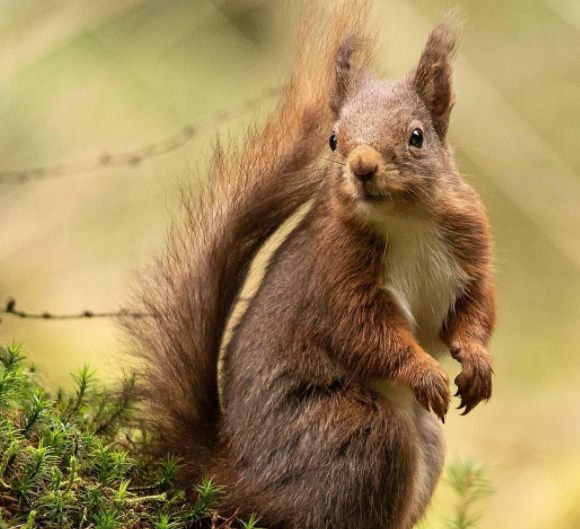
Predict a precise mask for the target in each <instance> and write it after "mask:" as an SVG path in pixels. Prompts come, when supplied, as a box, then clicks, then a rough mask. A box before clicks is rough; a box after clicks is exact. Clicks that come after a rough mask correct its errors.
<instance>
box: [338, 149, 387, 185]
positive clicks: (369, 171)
mask: <svg viewBox="0 0 580 529" xmlns="http://www.w3.org/2000/svg"><path fill="white" fill-rule="evenodd" d="M381 159H382V156H381V154H380V153H379V152H378V151H376V150H375V149H373V148H372V147H368V146H366V145H364V146H362V147H356V148H355V149H354V150H353V151H352V152H351V153H350V155H349V157H348V159H347V161H346V164H347V166H348V168H349V169H350V170H351V172H352V174H353V175H354V176H355V177H356V178H357V179H358V180H360V181H361V182H367V181H369V180H372V179H373V177H374V176H375V174H376V172H377V171H378V169H379V164H380V162H381Z"/></svg>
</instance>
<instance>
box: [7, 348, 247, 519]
mask: <svg viewBox="0 0 580 529" xmlns="http://www.w3.org/2000/svg"><path fill="white" fill-rule="evenodd" d="M25 360H26V358H25V357H24V355H23V354H22V351H21V348H20V347H19V346H17V345H11V346H7V347H4V348H0V529H4V528H9V527H25V528H40V527H42V528H57V527H58V528H69V527H70V528H72V527H76V528H87V529H88V528H89V527H93V528H95V529H114V528H121V527H122V528H156V529H181V528H198V527H199V528H201V527H210V526H211V525H212V523H213V524H214V525H215V523H216V522H219V523H218V526H220V525H223V527H224V528H230V527H234V524H233V522H231V521H228V522H227V523H224V522H226V520H225V519H224V518H222V517H221V516H220V515H219V512H218V508H219V504H220V499H221V498H222V497H223V490H222V488H221V487H219V486H217V485H215V484H214V483H212V481H211V479H205V480H204V481H203V482H202V483H201V484H200V485H199V486H198V487H197V488H196V489H195V492H196V494H195V496H194V497H193V498H192V499H191V501H186V497H185V492H184V491H182V490H180V489H179V488H177V487H176V486H175V484H174V483H175V480H176V478H177V476H178V474H179V469H180V464H179V461H177V460H176V459H175V458H173V457H167V458H165V459H161V460H155V459H152V458H151V457H149V456H147V455H145V454H146V453H147V452H146V450H143V448H146V446H145V439H146V438H147V436H146V435H144V434H145V432H144V431H143V429H142V428H141V427H140V426H139V425H138V423H137V421H136V419H137V414H136V413H135V412H136V392H135V378H134V377H132V376H131V377H127V378H126V379H125V380H124V381H123V382H122V383H121V384H120V385H119V386H118V387H113V388H111V387H106V386H104V385H102V384H100V383H99V382H98V380H97V379H96V377H95V374H94V373H93V372H92V371H90V370H89V368H88V366H85V367H83V368H82V369H81V370H80V371H79V372H78V373H77V374H75V375H73V379H74V386H73V389H72V390H71V391H65V390H63V389H61V390H59V391H58V392H56V394H54V395H52V394H50V393H48V392H47V391H45V390H44V389H43V388H42V387H41V386H40V385H38V384H37V383H36V382H35V377H34V371H35V369H34V367H33V366H31V365H30V364H28V363H27V362H26V361H25ZM248 523H249V524H250V525H248V527H252V528H254V529H255V525H252V524H255V519H251V520H250V521H249V522H248ZM238 526H239V527H241V526H243V525H239V524H238Z"/></svg>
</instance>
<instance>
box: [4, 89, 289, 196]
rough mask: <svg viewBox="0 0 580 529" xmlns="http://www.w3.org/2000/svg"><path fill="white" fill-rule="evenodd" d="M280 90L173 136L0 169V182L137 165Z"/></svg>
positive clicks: (20, 182) (244, 111)
mask: <svg viewBox="0 0 580 529" xmlns="http://www.w3.org/2000/svg"><path fill="white" fill-rule="evenodd" d="M279 92H280V88H270V89H268V90H266V91H265V92H263V93H261V94H260V95H259V96H258V97H256V98H254V99H251V100H249V101H247V102H246V103H244V104H243V105H241V106H238V107H235V108H230V109H224V110H220V111H219V112H217V113H215V114H214V115H213V116H212V117H211V118H208V119H205V120H202V121H200V122H199V123H197V124H195V125H192V124H187V125H185V126H184V127H183V128H182V129H181V130H180V131H179V132H177V133H176V134H173V135H172V136H170V137H168V138H165V139H163V140H160V141H158V142H155V143H151V144H148V145H145V146H142V147H138V148H137V149H133V150H130V151H124V152H117V153H110V152H103V153H102V154H101V155H100V156H98V157H96V158H92V159H89V160H84V161H78V162H70V163H62V164H57V165H53V166H45V167H34V168H30V169H22V170H21V169H13V170H10V171H0V185H9V184H12V185H18V184H25V183H27V182H31V181H36V180H44V179H46V178H60V177H64V176H75V175H80V174H88V173H94V172H96V171H99V170H101V169H107V168H111V167H128V168H134V167H137V166H138V165H139V164H140V163H141V162H143V161H145V160H149V159H152V158H156V157H158V156H162V155H164V154H168V153H170V152H173V151H176V150H178V149H180V148H181V147H183V146H184V145H185V144H186V143H189V142H190V141H191V140H192V139H193V138H195V137H196V136H197V135H199V134H200V133H201V132H203V131H204V130H206V129H208V128H209V127H210V126H212V125H215V123H223V122H225V121H228V120H230V119H233V118H235V117H238V116H240V115H242V114H244V113H246V112H248V111H250V110H252V109H254V108H256V107H257V106H258V104H259V103H261V102H262V101H264V100H265V99H268V98H270V97H273V96H274V95H276V94H278V93H279Z"/></svg>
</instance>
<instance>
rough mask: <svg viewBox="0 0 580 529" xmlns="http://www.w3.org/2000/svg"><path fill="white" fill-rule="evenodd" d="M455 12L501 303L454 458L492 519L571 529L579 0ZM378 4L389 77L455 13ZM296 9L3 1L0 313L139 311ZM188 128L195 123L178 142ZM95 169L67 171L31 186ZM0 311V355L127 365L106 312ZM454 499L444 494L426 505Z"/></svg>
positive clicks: (218, 1)
mask: <svg viewBox="0 0 580 529" xmlns="http://www.w3.org/2000/svg"><path fill="white" fill-rule="evenodd" d="M329 1H331V0H329ZM457 3H458V4H460V5H462V7H463V13H464V16H465V19H466V24H465V31H464V36H463V40H462V46H461V52H460V54H459V56H458V60H457V63H456V79H457V90H458V93H459V97H458V103H457V105H456V108H455V110H454V113H453V119H452V126H451V141H452V143H453V145H454V147H455V150H456V154H457V157H458V161H459V165H460V167H461V169H462V171H463V172H464V174H465V177H466V179H467V180H468V181H469V182H470V183H472V185H473V186H474V187H475V188H476V189H477V190H478V191H479V192H480V193H481V195H482V196H483V198H484V200H485V203H486V204H487V206H488V208H489V212H490V216H491V221H492V225H493V231H494V235H495V239H496V245H497V278H498V289H499V308H500V312H499V325H498V329H497V332H496V334H495V338H494V341H493V344H492V352H493V353H494V355H495V357H496V372H497V377H496V386H495V393H494V397H493V399H492V400H491V401H490V403H489V404H488V405H487V406H482V407H479V408H477V410H476V411H475V412H473V413H472V414H470V415H469V416H468V417H459V415H458V413H457V412H454V411H452V412H451V414H450V417H449V420H448V424H446V426H445V429H446V433H447V439H448V444H449V457H450V459H451V458H454V457H457V456H471V457H473V458H475V459H476V460H477V461H479V462H481V463H484V464H486V465H488V466H489V468H490V476H491V479H492V481H493V483H494V485H495V487H496V489H497V493H496V495H495V496H494V497H493V498H492V499H491V500H489V501H488V502H487V504H486V505H485V516H484V518H483V519H482V521H481V527H482V528H498V527H499V528H502V529H522V528H526V529H549V528H558V529H578V528H579V527H580V387H579V386H580V384H579V382H580V360H579V355H578V349H579V347H580V333H579V323H580V304H579V302H578V300H579V296H580V208H579V206H580V139H579V132H580V127H579V123H580V2H578V0H525V1H524V0H484V1H482V0H477V1H476V0H465V1H463V2H461V1H460V2H457ZM376 4H377V5H376V9H377V18H379V19H380V20H381V23H382V27H383V30H382V32H381V36H380V38H381V44H382V49H383V51H382V53H381V54H380V61H379V62H380V65H381V67H382V68H383V69H384V70H385V71H386V72H388V75H389V76H393V77H396V76H401V75H404V74H405V73H406V72H407V71H408V70H409V69H410V68H411V67H412V66H413V63H414V61H416V60H417V58H418V56H419V53H420V51H421V48H422V46H423V44H424V42H425V39H426V37H427V34H428V31H429V28H430V27H431V26H432V25H433V24H434V23H435V22H436V21H437V20H438V18H439V17H440V15H441V14H442V13H443V12H444V11H445V10H446V8H448V7H449V6H450V5H451V4H450V3H449V2H448V0H398V1H397V0H377V1H376ZM297 11H298V2H290V1H280V0H230V1H227V0H157V1H151V0H149V1H147V0H98V1H97V0H60V1H59V0H1V1H0V172H2V173H1V174H0V302H1V303H2V304H4V302H5V300H6V299H7V298H8V297H9V296H14V297H15V299H16V300H17V303H18V307H19V308H21V309H23V310H28V311H31V312H43V311H46V310H49V311H51V312H54V313H74V312H81V311H83V310H86V309H91V310H94V311H108V310H118V309H119V308H121V307H125V306H126V299H127V294H128V285H129V284H130V278H131V270H132V269H133V268H134V267H135V266H139V265H141V264H143V263H146V262H147V261H148V259H150V257H151V255H152V254H153V253H154V251H155V250H156V249H157V248H159V247H160V246H161V245H162V243H163V239H164V235H165V231H166V228H167V225H168V223H169V220H170V218H171V211H172V210H174V209H175V205H176V202H177V199H176V197H177V191H178V182H179V181H187V180H188V179H189V178H190V176H191V175H193V174H196V173H197V174H203V166H204V163H205V160H206V158H207V155H208V153H209V149H210V147H209V145H210V143H211V141H212V139H213V138H215V135H216V133H220V134H222V135H233V136H235V135H237V134H239V133H240V131H241V130H242V128H243V124H244V123H248V122H251V121H252V120H255V119H260V118H259V116H260V115H263V113H264V112H265V111H266V110H267V109H268V107H269V106H270V105H271V104H272V102H273V100H274V98H275V95H274V96H273V95H272V93H273V90H274V91H275V90H276V88H277V87H279V86H280V85H281V83H282V82H283V80H284V75H285V73H287V70H288V66H289V64H290V58H291V54H292V45H293V35H294V29H295V24H296V18H297ZM256 100H258V101H259V103H260V104H259V105H258V106H259V108H260V109H261V110H260V111H258V110H257V105H256V104H254V105H250V104H249V102H252V101H256ZM224 110H228V112H225V113H224V112H223V111H224ZM200 125H202V126H200ZM186 126H194V127H197V128H195V132H194V134H193V135H191V137H190V138H189V139H188V141H185V142H183V145H181V142H180V139H183V138H184V137H185V136H183V134H185V135H186V136H187V134H188V129H186V130H185V132H183V131H184V127H186ZM180 133H181V134H182V136H179V134H180ZM176 134H177V135H178V137H177V139H176V140H175V141H174V142H173V143H172V142H171V141H170V142H169V143H162V144H158V142H160V141H161V140H164V139H165V138H170V137H172V136H173V135H176ZM165 147H169V149H168V150H169V151H170V152H168V153H167V154H165V155H161V156H156V157H149V158H148V157H147V156H145V158H146V159H143V160H141V161H140V162H139V160H138V159H136V158H141V157H143V155H144V154H145V155H147V153H149V154H150V153H151V151H150V150H149V151H148V150H147V149H153V150H155V149H163V148H165ZM141 148H144V149H145V150H143V151H141V150H139V149H141ZM135 149H138V151H136V152H137V154H135V153H134V152H133V153H132V154H130V155H129V159H130V160H129V161H128V162H127V163H125V164H123V165H121V166H118V167H110V166H109V167H105V168H101V169H98V170H92V166H91V163H92V162H91V160H97V162H98V160H99V159H100V160H104V161H106V160H107V159H108V158H107V155H108V154H109V153H116V152H124V151H131V152H132V151H134V150H135ZM135 157H136V158H135ZM85 160H88V161H89V162H90V163H81V164H78V165H75V166H73V167H72V168H70V169H68V170H70V172H71V173H72V174H64V175H62V174H53V173H50V174H46V173H41V172H38V171H33V172H29V173H26V176H23V175H21V172H22V171H23V170H27V169H34V168H38V167H48V168H51V167H54V166H59V165H60V164H63V163H69V162H70V163H73V162H75V163H76V162H78V161H81V162H82V161H85ZM109 165H110V164H109ZM14 170H16V171H17V174H15V173H14V172H13V171H14ZM192 182H193V184H192V185H193V187H194V189H195V188H196V186H197V185H198V184H199V181H198V179H193V180H192ZM2 319H3V321H2V323H1V324H0V342H4V343H6V342H11V341H12V340H15V341H17V342H21V343H23V344H25V348H26V352H27V354H28V355H29V356H30V357H32V358H33V359H34V361H35V362H37V364H38V366H39V369H40V372H41V374H42V378H43V380H44V381H45V383H46V384H48V385H49V386H52V387H56V386H57V385H59V384H66V383H68V382H67V381H68V373H69V372H70V371H73V370H76V369H78V368H79V367H80V366H81V365H82V364H84V363H85V362H88V363H90V364H91V365H92V366H94V367H95V368H96V369H97V370H98V372H99V373H100V374H101V377H105V378H107V377H108V378H114V377H116V376H118V375H119V373H120V364H121V361H120V360H119V355H120V353H122V345H120V342H119V335H118V332H117V331H116V329H115V326H114V325H113V323H112V322H111V321H110V320H106V319H105V320H89V321H72V322H67V321H62V322H61V321H42V320H41V321H33V320H19V319H16V318H14V317H13V316H10V315H3V316H2ZM448 367H449V370H450V371H451V372H452V373H454V372H456V370H457V368H456V366H454V365H452V363H451V362H450V363H449V366H448ZM447 507H448V498H447V497H446V495H445V492H441V493H440V494H439V495H438V496H437V498H436V500H435V503H434V507H433V510H434V512H435V513H436V514H437V513H438V514H441V513H443V514H444V513H445V512H446V509H447Z"/></svg>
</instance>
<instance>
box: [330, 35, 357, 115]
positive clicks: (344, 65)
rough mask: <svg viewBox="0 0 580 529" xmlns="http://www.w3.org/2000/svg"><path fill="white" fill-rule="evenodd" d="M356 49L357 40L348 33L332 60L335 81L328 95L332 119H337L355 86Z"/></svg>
mask: <svg viewBox="0 0 580 529" xmlns="http://www.w3.org/2000/svg"><path fill="white" fill-rule="evenodd" d="M356 49H357V38H356V35H355V34H354V33H349V34H348V35H346V36H345V37H343V39H342V40H341V41H340V44H339V46H338V50H337V51H336V56H335V58H334V71H335V80H334V86H333V88H332V91H331V93H330V100H329V104H330V109H331V110H332V112H333V114H334V117H335V118H338V115H339V114H340V109H341V108H342V106H343V105H344V102H345V101H346V100H347V98H348V96H349V95H350V94H351V93H352V90H353V87H354V84H355V76H356V73H355V68H354V66H353V64H352V59H353V55H354V53H355V51H356Z"/></svg>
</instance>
